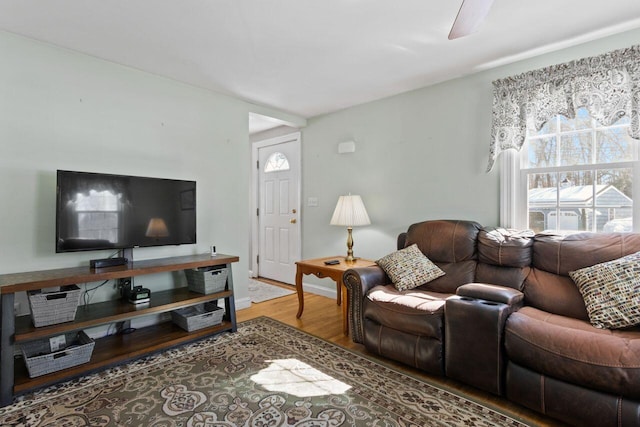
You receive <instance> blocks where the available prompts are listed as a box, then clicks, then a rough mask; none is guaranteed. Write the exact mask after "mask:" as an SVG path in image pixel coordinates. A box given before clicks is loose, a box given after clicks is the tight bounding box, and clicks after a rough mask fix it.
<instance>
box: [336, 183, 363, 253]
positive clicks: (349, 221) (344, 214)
mask: <svg viewBox="0 0 640 427" xmlns="http://www.w3.org/2000/svg"><path fill="white" fill-rule="evenodd" d="M330 224H331V225H342V226H346V227H347V233H348V234H347V257H346V258H345V261H347V262H353V261H354V260H355V258H354V257H353V237H352V235H351V231H352V227H355V226H357V225H369V224H371V221H370V220H369V215H367V210H366V209H365V208H364V203H362V198H361V197H360V196H356V195H353V196H352V195H351V194H349V195H348V196H340V198H338V204H337V205H336V210H335V211H333V216H332V217H331V223H330Z"/></svg>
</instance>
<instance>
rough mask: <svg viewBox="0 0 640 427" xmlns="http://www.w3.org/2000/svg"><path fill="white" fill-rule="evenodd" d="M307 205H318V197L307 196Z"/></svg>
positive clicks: (313, 206)
mask: <svg viewBox="0 0 640 427" xmlns="http://www.w3.org/2000/svg"><path fill="white" fill-rule="evenodd" d="M307 206H309V207H312V208H315V207H316V206H318V198H317V197H308V198H307Z"/></svg>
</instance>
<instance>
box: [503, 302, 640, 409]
mask: <svg viewBox="0 0 640 427" xmlns="http://www.w3.org/2000/svg"><path fill="white" fill-rule="evenodd" d="M505 348H506V351H507V356H508V357H509V359H510V360H512V361H514V362H515V363H517V364H519V365H521V366H524V367H526V368H528V369H531V370H533V371H536V372H539V373H541V374H543V375H546V376H550V377H553V378H556V379H559V380H562V381H566V382H569V383H573V384H578V385H581V386H584V387H587V388H593V389H596V390H600V391H604V392H608V393H612V394H615V395H621V396H624V397H630V398H634V399H638V398H640V388H638V387H637V385H638V384H640V328H634V329H627V330H606V329H605V330H603V329H596V328H594V327H593V326H592V325H591V324H590V323H589V322H588V321H584V320H578V319H572V318H569V317H565V316H558V315H554V314H551V313H547V312H544V311H541V310H538V309H536V308H533V307H523V308H522V309H520V311H518V312H516V313H513V314H511V316H509V318H508V319H507V323H506V327H505Z"/></svg>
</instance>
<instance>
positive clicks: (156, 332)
mask: <svg viewBox="0 0 640 427" xmlns="http://www.w3.org/2000/svg"><path fill="white" fill-rule="evenodd" d="M232 329H233V325H232V324H231V322H229V321H226V320H225V321H223V322H222V324H220V325H216V326H212V327H210V328H205V329H199V330H197V331H193V332H187V331H185V330H183V329H181V328H180V327H178V326H176V325H174V324H173V323H171V322H164V323H160V324H157V325H153V326H148V327H146V328H141V329H138V330H136V331H135V332H133V333H130V334H126V335H109V336H106V337H104V338H99V339H97V340H95V341H96V345H95V347H94V349H93V354H92V356H91V360H90V361H89V362H88V363H85V364H82V365H78V366H74V367H72V368H68V369H64V370H61V371H57V372H53V373H50V374H46V375H42V376H39V377H36V378H29V374H28V372H27V368H26V366H25V365H24V363H17V364H16V367H15V380H14V386H13V390H14V393H15V394H23V393H26V392H28V391H31V390H35V389H38V388H42V387H45V386H48V385H51V384H55V383H58V382H60V381H64V380H68V379H71V378H75V377H79V376H82V375H86V374H88V373H91V372H94V371H97V370H99V369H103V368H107V367H109V366H113V365H117V364H120V363H124V362H128V361H130V360H133V359H136V358H139V357H142V356H145V355H149V354H151V353H154V352H157V351H160V350H163V349H166V348H169V347H174V346H177V345H180V344H185V343H187V342H191V341H195V340H198V339H201V338H204V337H207V336H210V335H213V334H217V333H220V332H224V331H230V330H232Z"/></svg>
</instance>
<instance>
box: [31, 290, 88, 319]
mask: <svg viewBox="0 0 640 427" xmlns="http://www.w3.org/2000/svg"><path fill="white" fill-rule="evenodd" d="M28 294H29V308H30V309H31V319H33V324H34V326H35V327H37V328H39V327H41V326H48V325H54V324H56V323H63V322H69V321H71V320H74V319H75V317H76V310H77V309H78V304H79V303H80V288H79V287H77V286H76V285H66V286H62V287H60V290H59V291H56V292H42V291H41V290H37V291H29V292H28Z"/></svg>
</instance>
